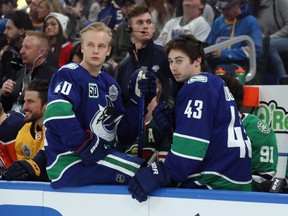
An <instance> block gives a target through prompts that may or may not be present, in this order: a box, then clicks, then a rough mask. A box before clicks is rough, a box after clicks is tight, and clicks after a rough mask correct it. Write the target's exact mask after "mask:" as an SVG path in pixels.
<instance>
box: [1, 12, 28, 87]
mask: <svg viewBox="0 0 288 216" xmlns="http://www.w3.org/2000/svg"><path fill="white" fill-rule="evenodd" d="M7 18H8V20H7V23H6V28H5V31H4V35H5V37H6V38H7V41H8V48H7V49H6V51H4V53H3V55H2V58H1V61H0V68H1V71H0V86H1V87H2V84H3V82H5V81H6V80H7V79H12V80H13V79H15V75H16V72H17V71H18V70H20V69H21V68H22V67H23V62H22V59H21V57H20V54H19V51H20V49H21V47H22V42H23V40H24V37H25V32H26V30H33V26H32V23H31V20H30V17H29V15H28V14H27V13H26V12H24V11H20V10H19V11H14V12H12V13H11V14H9V15H8V16H7Z"/></svg>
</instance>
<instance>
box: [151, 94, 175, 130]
mask: <svg viewBox="0 0 288 216" xmlns="http://www.w3.org/2000/svg"><path fill="white" fill-rule="evenodd" d="M171 101H173V102H170V100H168V102H166V101H163V102H161V103H159V104H158V105H157V106H156V107H155V108H154V110H153V112H152V115H153V119H154V121H155V122H156V124H157V126H158V127H159V128H160V129H161V130H163V131H166V130H170V129H172V127H173V125H174V121H175V116H174V114H175V107H174V100H173V99H171Z"/></svg>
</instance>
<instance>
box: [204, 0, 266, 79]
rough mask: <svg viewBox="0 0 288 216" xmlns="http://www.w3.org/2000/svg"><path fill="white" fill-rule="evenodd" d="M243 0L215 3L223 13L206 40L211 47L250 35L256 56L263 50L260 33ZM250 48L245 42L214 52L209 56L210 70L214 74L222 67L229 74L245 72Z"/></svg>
mask: <svg viewBox="0 0 288 216" xmlns="http://www.w3.org/2000/svg"><path fill="white" fill-rule="evenodd" d="M241 2H242V0H218V1H217V4H216V7H217V8H218V9H219V10H221V11H222V14H223V15H222V16H220V17H218V18H217V19H216V20H215V21H214V23H213V25H212V29H211V32H210V34H209V36H208V38H207V44H208V45H214V44H217V43H220V42H223V41H226V40H230V39H232V38H234V37H238V36H241V35H247V36H250V37H251V39H252V40H253V41H254V44H255V49H256V56H257V57H259V56H260V55H261V51H262V32H261V29H260V26H259V23H258V21H257V20H256V19H255V17H254V16H252V15H251V14H250V13H249V6H248V4H247V3H242V4H241ZM248 59H249V47H248V45H247V42H245V41H242V42H240V43H236V44H233V45H232V46H229V47H224V48H222V49H219V50H216V51H214V52H212V53H211V54H210V58H209V59H208V63H209V66H210V71H211V72H212V73H215V71H216V70H217V69H218V68H222V69H223V70H225V71H226V73H227V74H228V75H233V74H234V71H235V70H237V69H239V67H242V68H243V69H245V71H246V72H247V71H248V68H249V67H248V66H249V65H248Z"/></svg>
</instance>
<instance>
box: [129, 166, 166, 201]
mask: <svg viewBox="0 0 288 216" xmlns="http://www.w3.org/2000/svg"><path fill="white" fill-rule="evenodd" d="M169 184H170V178H169V176H168V173H167V171H166V168H165V166H164V164H163V162H162V161H160V162H154V163H152V164H151V165H150V166H149V167H146V168H143V169H140V170H139V171H138V172H137V173H136V174H135V176H134V177H133V178H132V179H131V180H130V182H129V185H128V190H129V192H130V193H131V195H132V198H133V199H137V200H138V201H139V202H143V201H146V200H147V198H148V194H149V193H150V192H152V191H153V190H156V189H157V188H160V187H162V186H168V185H169Z"/></svg>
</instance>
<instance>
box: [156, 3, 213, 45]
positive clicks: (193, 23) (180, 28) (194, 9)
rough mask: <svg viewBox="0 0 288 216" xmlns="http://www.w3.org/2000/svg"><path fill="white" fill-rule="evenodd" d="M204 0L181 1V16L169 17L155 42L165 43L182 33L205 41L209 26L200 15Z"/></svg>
mask: <svg viewBox="0 0 288 216" xmlns="http://www.w3.org/2000/svg"><path fill="white" fill-rule="evenodd" d="M205 4H206V2H205V0H196V1H194V0H185V1H183V3H182V6H183V16H181V17H176V18H173V19H171V20H170V21H168V22H167V23H166V25H165V26H164V28H163V30H162V32H161V33H160V35H159V37H158V38H157V40H156V43H159V44H162V45H165V44H166V43H167V42H168V41H170V40H171V39H175V38H177V37H179V36H180V35H183V34H191V35H194V36H195V37H196V38H197V39H198V40H200V41H205V40H206V38H207V36H208V34H209V32H210V30H211V27H210V25H209V23H208V22H207V21H206V20H205V18H204V17H203V16H201V15H202V13H203V10H204V7H205Z"/></svg>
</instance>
